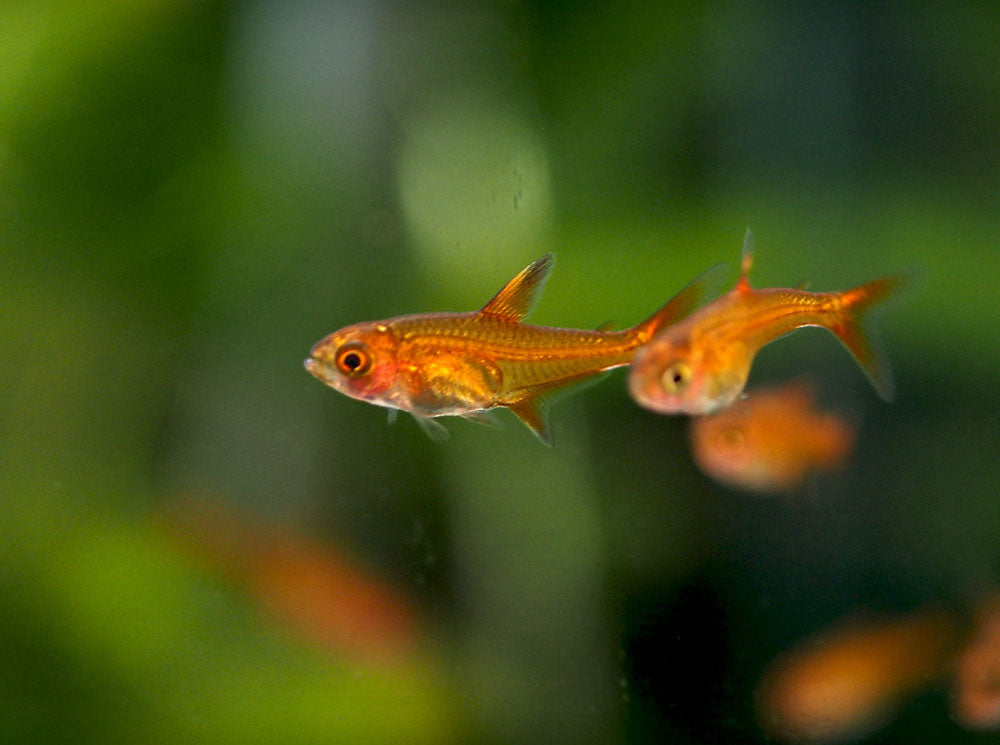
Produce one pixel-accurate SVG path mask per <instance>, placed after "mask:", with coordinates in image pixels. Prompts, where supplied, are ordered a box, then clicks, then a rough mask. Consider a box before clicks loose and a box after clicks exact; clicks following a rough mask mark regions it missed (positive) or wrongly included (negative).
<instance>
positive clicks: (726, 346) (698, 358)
mask: <svg viewBox="0 0 1000 745" xmlns="http://www.w3.org/2000/svg"><path fill="white" fill-rule="evenodd" d="M752 247H753V236H752V234H751V233H750V231H749V230H748V231H747V235H746V240H745V241H744V244H743V268H742V274H741V275H740V279H739V281H738V282H737V283H736V286H735V287H734V288H733V289H732V290H731V291H730V292H729V293H727V294H726V295H724V296H723V297H721V298H719V299H718V300H715V301H714V302H712V303H710V304H708V305H706V306H705V307H704V308H701V309H699V310H698V311H697V312H696V313H693V314H692V315H690V316H689V317H688V318H686V319H685V320H684V321H682V322H680V323H676V324H674V325H672V326H670V327H669V328H666V329H664V330H663V332H662V333H660V334H659V335H657V336H656V338H654V339H653V341H651V342H650V343H649V344H648V345H646V346H645V347H643V348H642V349H641V350H639V351H638V352H637V353H636V355H635V360H634V361H633V363H632V367H631V370H630V372H629V378H628V385H629V391H630V392H631V394H632V397H633V398H634V399H635V400H636V402H637V403H638V404H639V405H641V406H644V407H646V408H647V409H652V410H653V411H657V412H660V413H663V414H682V413H683V414H705V413H708V412H711V411H714V410H716V409H719V408H722V407H723V406H726V405H728V404H729V403H731V402H732V401H733V400H734V399H735V398H736V397H737V396H738V395H739V394H740V392H741V391H742V390H743V386H744V385H746V381H747V376H748V375H749V374H750V365H751V364H752V363H753V358H754V356H755V355H756V354H757V352H758V351H759V350H760V348H761V347H763V346H764V345H765V344H768V343H770V342H772V341H774V340H775V339H777V338H778V337H780V336H784V335H785V334H788V333H790V332H792V331H795V330H796V329H799V328H801V327H803V326H819V327H822V328H825V329H828V330H829V331H831V332H833V333H834V334H835V335H836V336H837V338H838V339H840V341H841V342H843V344H844V346H846V347H847V348H848V349H849V350H850V352H851V354H853V355H854V358H855V359H856V360H857V361H858V363H859V364H860V365H861V368H862V369H863V370H864V371H865V373H866V374H867V375H868V378H869V379H870V380H871V382H872V385H874V386H875V390H876V391H878V393H879V395H880V396H882V398H884V399H885V400H887V401H889V400H892V396H893V384H892V373H891V372H890V369H889V363H888V360H887V359H886V357H885V356H884V355H883V354H882V352H881V351H880V349H879V347H878V345H877V344H875V343H874V342H873V339H872V336H871V334H870V333H869V332H868V331H866V330H865V329H864V328H863V327H862V325H861V320H862V317H861V314H863V313H864V312H865V311H867V310H868V309H870V308H871V307H872V306H873V305H875V304H877V303H879V302H881V301H883V300H885V299H886V298H887V297H889V296H890V295H892V294H893V293H894V292H895V291H896V290H897V288H898V287H899V286H900V284H901V282H902V277H899V276H889V277H883V278H881V279H876V280H874V281H872V282H869V283H868V284H865V285H861V286H860V287H855V288H854V289H851V290H843V291H840V292H808V291H806V290H802V289H791V288H766V289H761V290H754V289H752V288H751V287H750V282H749V280H748V274H749V272H750V267H751V266H752V264H753V250H752Z"/></svg>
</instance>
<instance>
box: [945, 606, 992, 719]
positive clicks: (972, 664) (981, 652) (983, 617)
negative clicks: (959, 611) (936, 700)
mask: <svg viewBox="0 0 1000 745" xmlns="http://www.w3.org/2000/svg"><path fill="white" fill-rule="evenodd" d="M954 686H955V688H954V692H953V694H952V702H951V705H952V711H953V713H954V715H955V719H957V720H958V721H959V722H960V723H961V724H962V725H964V726H966V727H969V728H970V729H978V730H985V729H996V728H997V727H1000V593H993V594H992V595H990V596H989V597H987V598H986V600H985V601H983V602H982V603H981V604H980V607H979V608H978V609H977V611H976V614H975V618H974V623H973V631H972V634H971V636H970V638H969V640H968V641H967V643H966V645H965V647H964V648H963V649H962V651H961V652H960V653H959V655H958V659H957V660H956V661H955V683H954Z"/></svg>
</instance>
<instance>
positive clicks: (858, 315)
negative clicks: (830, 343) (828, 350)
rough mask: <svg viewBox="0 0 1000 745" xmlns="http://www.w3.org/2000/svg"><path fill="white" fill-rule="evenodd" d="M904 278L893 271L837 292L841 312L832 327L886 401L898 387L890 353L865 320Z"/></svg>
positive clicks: (890, 398)
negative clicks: (888, 353) (891, 273)
mask: <svg viewBox="0 0 1000 745" xmlns="http://www.w3.org/2000/svg"><path fill="white" fill-rule="evenodd" d="M903 282H904V278H903V277H902V276H900V275H892V276H888V277H882V278H880V279H876V280H873V281H871V282H868V283H867V284H863V285H861V286H859V287H855V288H853V289H850V290H844V291H843V292H840V293H838V298H839V300H840V307H841V313H840V314H839V316H840V317H839V319H838V320H837V321H836V322H835V323H834V324H833V326H831V328H830V330H831V331H832V332H833V333H834V334H836V336H837V338H838V339H840V341H841V342H842V343H843V345H844V346H845V347H847V349H848V350H849V351H850V352H851V354H852V355H853V356H854V359H856V360H857V361H858V364H859V365H861V369H862V370H864V372H865V375H867V376H868V379H869V380H870V381H871V383H872V385H873V386H874V388H875V390H876V392H877V393H878V394H879V396H881V397H882V398H883V399H884V400H885V401H892V399H893V396H894V395H895V387H894V384H893V379H892V368H891V366H890V365H889V358H888V355H886V353H885V349H884V348H883V346H882V343H881V341H880V339H879V337H878V334H877V333H876V332H875V329H874V328H873V327H872V326H871V324H866V323H865V321H866V320H867V315H868V312H869V311H870V310H871V309H872V308H873V307H875V306H876V305H879V304H880V303H882V302H884V301H885V300H887V299H889V298H890V297H892V296H894V295H896V294H897V293H898V291H899V289H900V287H902V285H903Z"/></svg>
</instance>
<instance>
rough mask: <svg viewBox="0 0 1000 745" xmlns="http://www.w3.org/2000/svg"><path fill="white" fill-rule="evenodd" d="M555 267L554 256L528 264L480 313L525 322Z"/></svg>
mask: <svg viewBox="0 0 1000 745" xmlns="http://www.w3.org/2000/svg"><path fill="white" fill-rule="evenodd" d="M554 265H555V257H554V256H553V255H552V254H545V255H544V256H543V257H542V258H540V259H538V260H537V261H534V262H532V263H531V264H528V266H526V267H525V268H524V269H522V270H521V271H520V272H519V273H518V275H517V276H516V277H514V279H512V280H511V281H510V282H508V283H507V284H506V285H504V287H503V289H502V290H500V292H498V293H497V294H496V295H494V296H493V299H492V300H490V301H489V302H488V303H486V305H484V306H483V307H482V309H481V310H480V311H479V312H480V313H489V314H491V315H494V316H500V317H501V318H507V319H509V320H511V321H521V320H523V319H524V318H525V316H527V315H528V313H530V312H531V308H532V306H534V304H535V301H536V300H537V299H538V295H539V293H540V292H541V289H542V287H543V286H544V285H545V280H547V279H548V278H549V273H550V272H551V271H552V267H553V266H554Z"/></svg>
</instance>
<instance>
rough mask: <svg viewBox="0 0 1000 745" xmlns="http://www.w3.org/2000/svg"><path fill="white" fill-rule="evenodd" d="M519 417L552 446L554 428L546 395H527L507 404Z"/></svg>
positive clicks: (543, 440)
mask: <svg viewBox="0 0 1000 745" xmlns="http://www.w3.org/2000/svg"><path fill="white" fill-rule="evenodd" d="M507 408H509V409H510V410H511V411H513V412H514V413H515V414H516V415H517V417H518V419H520V420H521V421H522V422H524V423H525V424H526V425H528V428H529V429H530V430H531V431H532V432H534V433H535V435H536V436H537V437H538V439H539V440H541V441H542V442H544V443H545V444H546V445H548V446H549V447H552V429H551V427H549V411H548V409H549V407H548V401H546V400H545V397H544V396H527V397H525V398H523V399H521V400H520V401H518V402H517V403H512V404H507Z"/></svg>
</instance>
